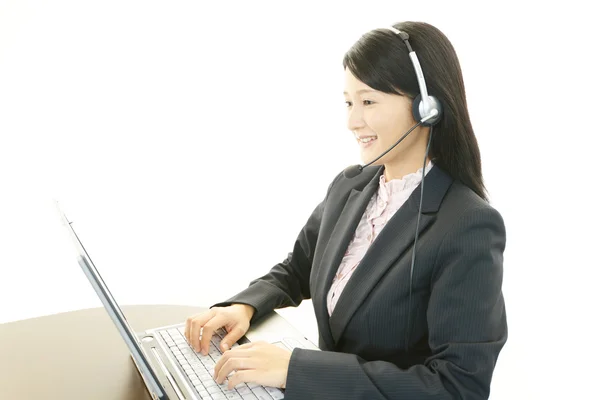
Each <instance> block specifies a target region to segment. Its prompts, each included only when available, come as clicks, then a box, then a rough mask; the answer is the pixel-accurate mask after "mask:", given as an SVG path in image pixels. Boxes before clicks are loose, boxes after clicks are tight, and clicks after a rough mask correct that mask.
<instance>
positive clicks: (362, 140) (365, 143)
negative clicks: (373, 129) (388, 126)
mask: <svg viewBox="0 0 600 400" xmlns="http://www.w3.org/2000/svg"><path fill="white" fill-rule="evenodd" d="M356 140H357V142H358V144H359V145H360V147H361V148H362V149H366V148H367V147H369V146H372V145H373V143H374V142H375V141H376V140H377V136H363V137H357V138H356Z"/></svg>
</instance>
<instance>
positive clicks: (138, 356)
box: [56, 204, 168, 399]
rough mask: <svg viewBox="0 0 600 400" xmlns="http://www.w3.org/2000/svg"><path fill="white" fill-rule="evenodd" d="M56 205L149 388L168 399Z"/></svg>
mask: <svg viewBox="0 0 600 400" xmlns="http://www.w3.org/2000/svg"><path fill="white" fill-rule="evenodd" d="M56 206H57V209H58V212H59V214H60V216H61V220H62V222H63V224H64V225H65V227H66V228H67V230H68V232H69V236H70V237H71V239H72V240H73V243H74V245H75V248H76V250H77V255H78V257H77V261H78V262H79V266H80V267H81V269H82V270H83V272H84V273H85V276H86V277H87V278H88V280H89V281H90V283H91V285H92V287H93V288H94V290H95V291H96V294H97V295H98V297H99V298H100V300H101V301H102V304H103V305H104V308H105V309H106V311H107V312H108V315H109V316H110V319H112V321H113V322H114V324H115V326H116V327H117V329H118V331H119V333H120V334H121V337H122V338H123V340H124V341H125V343H126V344H127V347H128V348H129V352H130V353H131V356H132V357H133V358H134V359H135V362H136V364H137V365H138V367H139V369H140V372H141V373H142V375H143V378H144V380H145V382H146V384H147V385H149V386H150V387H149V389H150V390H151V392H153V393H154V394H156V395H157V396H158V398H159V399H168V397H167V395H166V394H165V392H164V390H163V388H162V386H161V385H160V384H159V381H158V378H157V377H156V375H155V374H154V371H153V370H152V368H151V367H150V364H149V362H148V360H147V359H146V357H145V355H144V353H143V352H142V350H141V347H140V344H139V340H138V338H137V335H136V334H135V333H134V331H133V330H132V329H131V326H129V323H128V322H127V319H126V318H125V316H124V315H123V312H122V311H121V308H120V307H119V305H118V304H117V302H116V301H115V299H114V298H113V296H112V294H111V293H110V291H109V290H108V287H107V286H106V284H105V283H104V281H103V280H102V277H101V276H100V274H99V273H98V270H96V267H95V266H94V263H93V262H92V260H91V258H90V256H89V255H88V253H87V251H86V250H85V248H84V247H83V244H82V243H81V241H80V240H79V237H78V236H77V234H76V233H75V230H74V229H73V227H72V226H71V222H69V220H68V219H67V216H66V215H65V214H64V213H63V212H62V210H61V209H60V207H59V206H58V204H56Z"/></svg>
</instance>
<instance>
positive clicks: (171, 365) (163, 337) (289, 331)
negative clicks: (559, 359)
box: [56, 202, 319, 400]
mask: <svg viewBox="0 0 600 400" xmlns="http://www.w3.org/2000/svg"><path fill="white" fill-rule="evenodd" d="M56 207H57V210H58V212H59V215H60V218H61V221H62V223H63V225H64V226H65V228H66V229H67V231H68V235H69V236H70V238H71V239H72V242H73V244H74V246H75V249H76V252H77V261H78V263H79V266H80V267H81V269H82V270H83V272H84V274H85V276H86V277H87V278H88V280H89V282H90V284H91V285H92V287H93V288H94V290H95V291H96V294H97V295H98V297H99V298H100V300H101V301H102V304H103V305H104V308H105V309H106V311H107V313H108V315H109V316H110V318H111V319H112V321H113V323H114V324H115V326H116V328H117V330H118V331H119V333H120V334H121V337H122V338H123V340H124V341H125V344H126V345H127V347H128V348H129V352H130V354H131V358H132V359H133V361H134V364H135V365H136V367H137V369H138V371H139V373H140V375H141V377H142V379H143V381H144V384H145V385H146V388H147V389H148V392H149V393H150V395H151V396H152V398H153V399H160V400H184V399H185V400H205V399H211V400H221V399H236V400H249V399H252V400H277V399H283V398H284V394H285V392H284V391H283V390H281V389H279V388H273V387H268V386H261V385H257V384H252V383H249V384H246V383H242V384H239V385H238V386H236V387H235V388H234V389H233V390H228V389H227V381H225V382H223V383H222V384H221V385H219V384H217V383H216V382H215V381H214V379H213V378H212V377H213V373H214V366H215V364H216V363H217V361H218V360H219V358H220V356H221V354H222V353H221V350H220V347H219V345H220V340H221V339H222V338H223V336H224V335H225V334H226V332H225V331H224V330H223V329H222V328H221V329H220V330H218V331H217V332H215V334H214V335H213V337H212V338H211V345H210V351H209V354H207V355H206V356H204V355H202V353H196V351H195V350H194V349H193V348H192V347H191V346H190V345H189V343H188V342H187V340H186V339H185V336H184V331H185V322H182V323H180V324H175V325H169V326H162V327H156V328H152V329H148V330H146V331H144V332H137V333H136V332H134V331H133V330H132V329H131V326H130V325H129V323H128V322H127V319H126V318H125V315H124V314H123V312H122V311H121V308H120V307H119V305H118V304H117V302H116V300H115V299H114V297H113V296H112V294H111V293H110V290H109V289H108V286H107V285H106V283H105V282H104V280H103V279H102V277H101V276H100V273H99V272H98V270H97V269H96V267H95V266H94V263H93V262H92V260H91V258H90V256H89V254H88V253H87V251H86V250H85V248H84V247H83V244H82V242H81V240H80V239H79V237H78V236H77V234H76V233H75V230H74V228H73V223H72V222H71V221H69V220H68V219H67V216H66V215H65V213H64V212H63V211H62V210H61V208H60V206H59V204H58V202H56ZM263 340H264V341H266V342H269V343H273V344H275V345H277V346H280V347H282V348H285V349H288V350H290V351H291V350H293V349H294V348H296V347H301V348H306V349H312V350H319V348H318V347H317V346H316V345H315V344H314V343H312V342H311V341H310V340H308V339H307V338H305V337H304V335H303V334H302V333H301V332H300V331H298V330H297V329H296V328H295V327H294V326H292V325H291V324H290V323H289V322H287V321H286V320H285V319H284V318H283V317H281V316H280V315H279V314H277V313H276V312H274V311H273V312H272V313H270V314H269V315H267V316H266V317H263V318H261V319H260V320H259V321H257V322H256V323H253V325H252V326H251V327H250V329H249V331H248V332H247V333H246V335H244V337H242V338H241V339H240V340H239V341H238V343H235V344H234V345H232V348H235V347H237V346H239V345H240V344H244V343H249V342H253V341H263Z"/></svg>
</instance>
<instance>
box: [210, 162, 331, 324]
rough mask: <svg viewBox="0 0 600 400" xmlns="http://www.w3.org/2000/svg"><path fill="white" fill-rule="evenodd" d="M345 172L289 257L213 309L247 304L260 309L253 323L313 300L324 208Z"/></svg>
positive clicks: (313, 216)
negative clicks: (311, 281)
mask: <svg viewBox="0 0 600 400" xmlns="http://www.w3.org/2000/svg"><path fill="white" fill-rule="evenodd" d="M340 176H341V173H340V174H338V175H337V176H336V178H335V179H334V180H333V181H332V182H331V184H330V185H329V188H328V189H327V194H326V196H325V199H324V200H323V201H322V202H321V203H320V204H319V205H318V206H317V207H316V208H315V209H314V210H313V212H312V214H311V215H310V217H309V218H308V221H307V222H306V224H305V225H304V227H303V228H302V230H301V231H300V234H299V235H298V237H297V239H296V242H295V243H294V247H293V250H292V252H291V253H289V254H288V256H287V258H286V259H285V260H284V261H283V262H281V263H278V264H277V265H275V266H274V267H273V268H271V270H270V271H269V273H267V274H266V275H263V276H261V277H260V278H257V279H255V280H253V281H252V282H250V285H249V287H248V288H246V289H245V290H243V291H242V292H240V293H238V294H236V295H235V296H233V297H232V298H230V299H228V300H226V301H224V302H221V303H217V304H215V305H213V306H211V308H212V307H216V306H219V307H224V306H228V305H231V304H233V303H241V304H247V305H250V306H252V307H254V308H255V309H256V312H255V313H254V316H253V317H252V320H251V321H250V323H252V322H254V321H255V320H257V319H259V318H261V317H263V316H264V315H266V314H268V313H269V312H271V311H273V310H274V309H277V308H283V307H290V306H293V307H297V306H298V305H300V303H301V302H302V300H304V299H308V298H310V290H309V279H310V271H311V268H312V261H313V256H314V250H315V246H316V243H317V238H318V236H319V227H320V225H321V217H322V215H323V208H324V207H325V203H326V202H327V198H328V196H329V192H330V191H331V188H332V187H333V185H334V184H335V182H336V181H337V180H338V179H339V177H340Z"/></svg>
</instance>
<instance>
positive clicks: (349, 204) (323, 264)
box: [313, 167, 383, 349]
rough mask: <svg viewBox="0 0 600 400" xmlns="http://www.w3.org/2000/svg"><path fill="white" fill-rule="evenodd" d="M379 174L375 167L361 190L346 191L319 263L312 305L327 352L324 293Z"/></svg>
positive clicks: (328, 334) (329, 340)
mask: <svg viewBox="0 0 600 400" xmlns="http://www.w3.org/2000/svg"><path fill="white" fill-rule="evenodd" d="M382 171H383V167H381V168H379V170H378V172H377V173H376V174H375V176H374V177H373V178H372V179H371V181H369V182H368V183H367V185H366V186H365V187H364V188H363V189H362V190H360V189H355V188H353V189H352V190H351V191H350V194H349V196H348V198H347V200H346V204H345V206H344V208H343V210H342V212H341V214H340V216H339V218H338V220H337V223H336V225H335V227H334V228H333V231H332V232H331V235H330V239H329V241H328V242H327V245H326V247H325V250H324V251H323V256H322V258H321V261H320V262H319V269H318V272H317V277H316V286H315V294H316V295H315V296H313V305H314V308H315V313H316V314H317V315H316V317H317V321H321V323H319V330H320V333H321V337H322V339H323V341H324V342H325V344H326V346H327V348H328V349H333V347H334V341H333V338H332V336H331V331H330V329H329V324H328V323H327V321H329V312H328V311H327V292H328V291H329V289H330V288H331V284H332V282H333V277H334V275H335V273H336V272H337V270H338V268H339V266H340V263H341V261H342V258H343V256H344V253H345V252H346V249H347V248H348V245H349V243H350V240H351V239H352V237H353V235H354V232H355V231H356V228H357V226H358V223H359V222H360V219H361V217H362V215H363V213H364V211H365V209H366V208H367V205H368V203H369V200H370V199H371V197H372V196H373V194H374V193H375V191H376V190H377V187H378V183H379V177H380V176H381V173H382Z"/></svg>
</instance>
